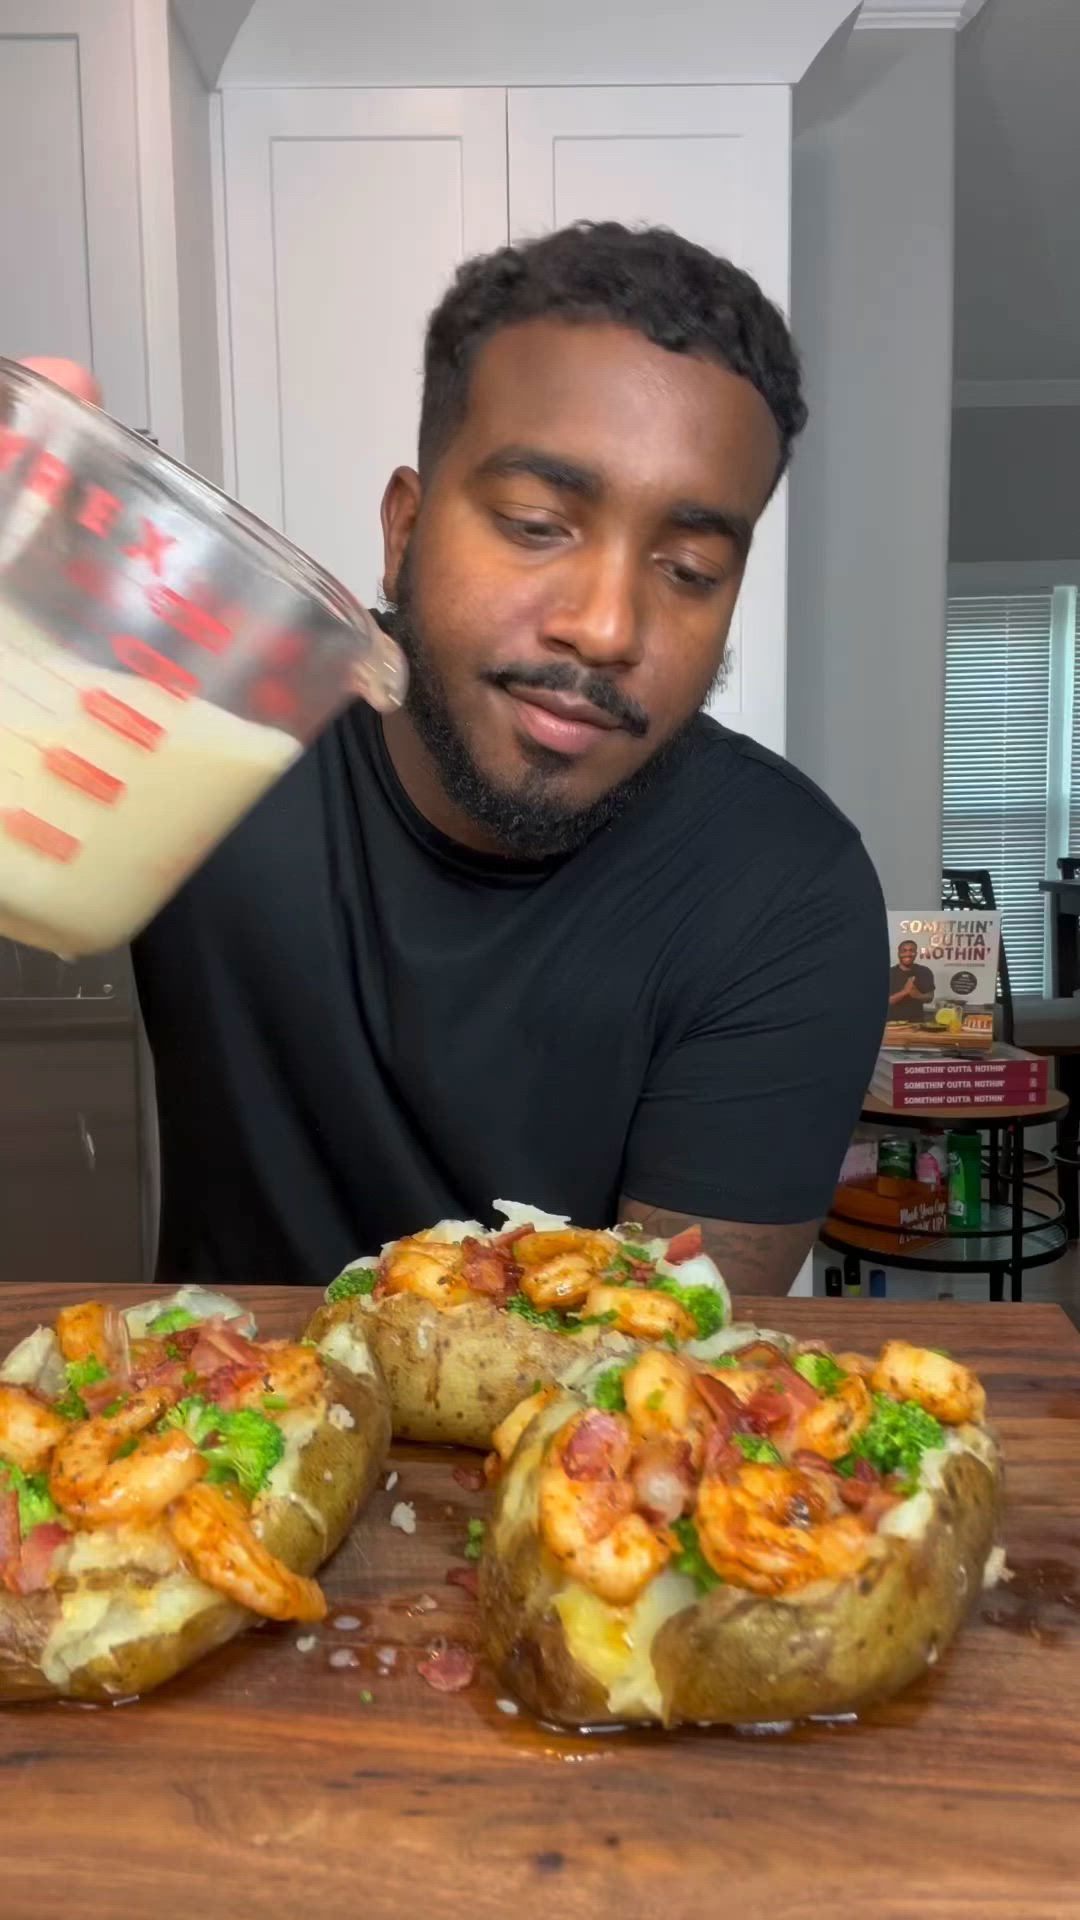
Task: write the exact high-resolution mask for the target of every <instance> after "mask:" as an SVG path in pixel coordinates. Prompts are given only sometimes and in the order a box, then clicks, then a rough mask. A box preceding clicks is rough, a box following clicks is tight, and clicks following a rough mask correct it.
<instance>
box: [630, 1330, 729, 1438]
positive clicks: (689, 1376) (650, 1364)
mask: <svg viewBox="0 0 1080 1920" xmlns="http://www.w3.org/2000/svg"><path fill="white" fill-rule="evenodd" d="M622 1387H623V1395H624V1397H625V1400H626V1411H627V1413H628V1414H629V1416H630V1424H631V1426H632V1427H633V1429H634V1435H635V1438H636V1439H638V1440H668V1439H676V1440H680V1441H685V1442H686V1443H687V1446H688V1447H689V1450H690V1458H691V1461H692V1462H693V1464H694V1466H695V1467H699V1466H700V1465H701V1458H702V1455H703V1453H704V1449H705V1437H706V1434H707V1433H708V1430H709V1426H710V1420H709V1416H708V1413H707V1412H706V1409H705V1406H704V1403H703V1402H702V1400H701V1399H700V1398H699V1396H698V1392H697V1389H696V1387H695V1385H694V1369H693V1368H692V1367H690V1366H688V1365H687V1362H686V1361H685V1360H681V1359H679V1357H678V1355H676V1354H674V1353H670V1352H669V1351H668V1350H667V1349H666V1348H664V1347H650V1349H649V1351H648V1352H647V1353H643V1354H642V1356H641V1358H640V1360H635V1362H634V1364H633V1366H631V1367H627V1369H626V1372H625V1373H624V1374H623V1377H622Z"/></svg>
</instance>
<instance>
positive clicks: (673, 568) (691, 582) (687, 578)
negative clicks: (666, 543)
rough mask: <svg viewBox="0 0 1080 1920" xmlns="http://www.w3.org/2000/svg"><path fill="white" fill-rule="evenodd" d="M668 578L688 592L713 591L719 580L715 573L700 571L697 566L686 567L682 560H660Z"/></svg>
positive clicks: (718, 584)
mask: <svg viewBox="0 0 1080 1920" xmlns="http://www.w3.org/2000/svg"><path fill="white" fill-rule="evenodd" d="M661 564H662V566H663V568H664V571H665V572H666V574H667V576H668V578H669V580H672V581H673V582H674V584H675V585H676V586H677V587H682V588H683V589H684V590H685V591H686V592H688V593H702V594H704V593H714V592H715V591H716V589H717V587H718V586H720V584H721V582H720V580H719V578H718V576H717V575H716V574H715V573H702V572H701V571H700V569H699V568H698V567H688V566H687V565H686V564H685V562H684V561H682V560H665V561H662V562H661Z"/></svg>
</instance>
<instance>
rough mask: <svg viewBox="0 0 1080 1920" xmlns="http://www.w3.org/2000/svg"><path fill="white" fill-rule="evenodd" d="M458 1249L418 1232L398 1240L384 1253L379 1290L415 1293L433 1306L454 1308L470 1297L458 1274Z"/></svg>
mask: <svg viewBox="0 0 1080 1920" xmlns="http://www.w3.org/2000/svg"><path fill="white" fill-rule="evenodd" d="M462 1258H463V1257H462V1252H461V1248H460V1247H459V1246H454V1245H451V1243H450V1242H449V1241H446V1240H426V1239H425V1238H424V1235H423V1234H422V1233H418V1234H415V1235H414V1236H413V1237H412V1238H411V1239H409V1240H399V1241H398V1243H397V1245H396V1247H395V1248H394V1249H393V1252H392V1253H389V1254H387V1256H386V1260H385V1262H384V1264H383V1268H382V1272H381V1275H380V1280H379V1286H380V1290H381V1291H382V1292H383V1293H415V1294H418V1295H419V1296H420V1298H421V1299H422V1300H427V1301H429V1302H430V1304H431V1305H432V1306H433V1307H440V1308H441V1307H456V1306H460V1305H461V1304H462V1303H463V1302H464V1301H466V1300H471V1299H472V1298H473V1293H472V1289H471V1288H470V1286H469V1285H468V1283H467V1281H466V1280H465V1279H464V1278H463V1277H462V1272H461V1269H462Z"/></svg>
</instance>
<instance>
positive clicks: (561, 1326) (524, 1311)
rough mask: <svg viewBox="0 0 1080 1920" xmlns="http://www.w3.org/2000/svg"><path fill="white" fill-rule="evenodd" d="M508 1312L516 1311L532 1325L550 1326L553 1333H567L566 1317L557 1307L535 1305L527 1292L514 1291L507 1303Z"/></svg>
mask: <svg viewBox="0 0 1080 1920" xmlns="http://www.w3.org/2000/svg"><path fill="white" fill-rule="evenodd" d="M506 1311H507V1313H516V1314H518V1315H519V1316H520V1317H521V1319H522V1320H527V1321H528V1323H529V1325H530V1326H531V1327H550V1328H551V1331H552V1332H553V1333H566V1332H567V1324H566V1320H565V1317H564V1316H563V1315H562V1314H561V1313H559V1311H558V1310H557V1308H555V1307H534V1306H533V1303H532V1301H531V1300H530V1299H529V1296H528V1294H526V1293H512V1294H511V1295H510V1298H509V1300H508V1301H507V1303H506Z"/></svg>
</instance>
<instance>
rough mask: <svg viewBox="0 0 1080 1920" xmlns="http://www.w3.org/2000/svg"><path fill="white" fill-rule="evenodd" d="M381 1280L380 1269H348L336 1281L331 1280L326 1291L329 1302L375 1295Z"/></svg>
mask: <svg viewBox="0 0 1080 1920" xmlns="http://www.w3.org/2000/svg"><path fill="white" fill-rule="evenodd" d="M378 1278H379V1269H378V1267H346V1269H345V1271H344V1273H339V1274H338V1277H337V1279H336V1280H331V1282H330V1285H329V1286H328V1287H327V1289H326V1298H327V1299H328V1300H331V1301H333V1300H353V1299H355V1298H356V1297H357V1296H359V1297H360V1298H363V1297H364V1296H365V1295H366V1294H369V1293H374V1291H375V1284H376V1281H377V1280H378Z"/></svg>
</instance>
